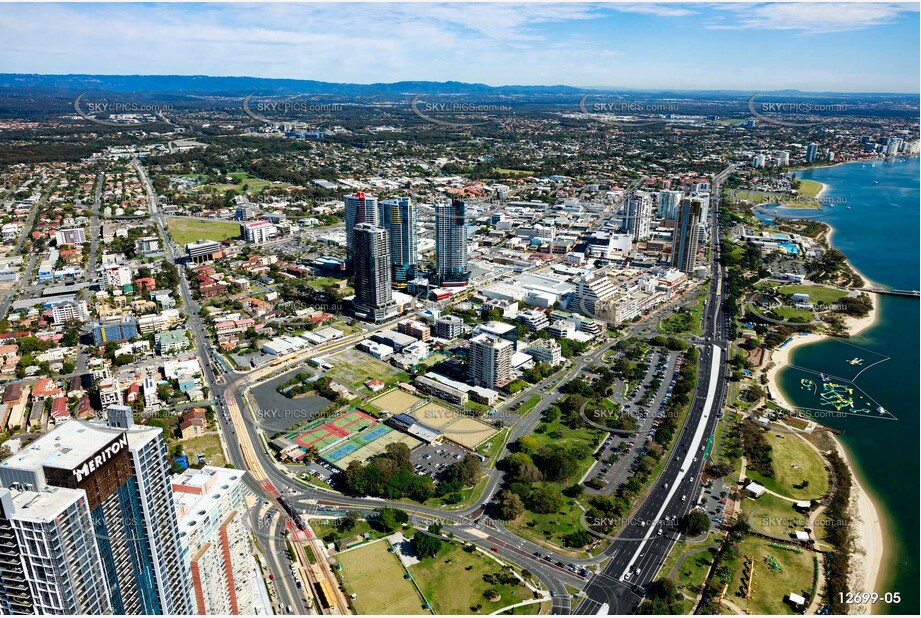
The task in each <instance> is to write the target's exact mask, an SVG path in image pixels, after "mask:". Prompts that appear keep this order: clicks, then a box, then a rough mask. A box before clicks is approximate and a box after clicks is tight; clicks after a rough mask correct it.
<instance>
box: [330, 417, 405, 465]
mask: <svg viewBox="0 0 921 618" xmlns="http://www.w3.org/2000/svg"><path fill="white" fill-rule="evenodd" d="M396 442H402V443H403V444H405V445H406V446H408V447H409V450H412V449H414V448H416V447H417V446H419V445H420V444H422V441H421V440H418V439H416V438H414V437H412V436H409V435H406V434H405V433H401V432H399V431H394V430H393V429H391V428H390V427H387V426H386V425H377V426H376V427H372V428H371V429H368V430H367V431H364V432H362V433H360V434H358V435H357V436H354V437H353V438H351V439H350V440H349V441H348V442H345V443H344V444H340V445H339V446H336V447H335V448H333V449H330V450H328V451H326V452H325V453H321V454H320V457H321V458H322V459H323V460H324V461H327V462H328V463H331V464H333V465H334V466H336V467H337V468H340V469H342V470H345V469H346V468H348V467H349V464H350V463H351V462H353V461H358V462H364V461H366V460H368V459H369V458H371V457H374V456H375V455H379V454H380V453H383V452H384V451H385V450H386V449H387V445H389V444H394V443H396Z"/></svg>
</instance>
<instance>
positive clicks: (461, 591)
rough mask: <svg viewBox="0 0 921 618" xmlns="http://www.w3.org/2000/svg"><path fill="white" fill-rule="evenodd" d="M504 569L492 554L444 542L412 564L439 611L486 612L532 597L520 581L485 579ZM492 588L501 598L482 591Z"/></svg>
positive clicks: (419, 584)
mask: <svg viewBox="0 0 921 618" xmlns="http://www.w3.org/2000/svg"><path fill="white" fill-rule="evenodd" d="M503 570H504V569H503V567H502V565H500V564H499V563H498V562H496V561H495V560H493V559H492V558H491V557H490V556H486V555H484V554H483V553H482V552H480V551H476V550H475V551H468V550H466V549H464V548H463V547H461V546H460V545H458V544H456V543H445V544H444V545H443V546H442V548H441V551H439V552H438V555H437V556H435V557H434V558H425V559H423V560H422V561H421V562H419V564H414V565H412V566H410V567H409V572H410V574H412V576H413V579H415V580H416V584H417V585H418V586H419V588H420V589H421V590H422V593H423V594H424V595H425V598H426V600H428V601H429V603H431V604H432V609H433V610H435V613H436V614H482V615H486V614H490V613H492V612H494V611H496V610H498V609H502V608H503V607H506V606H508V605H513V604H515V603H519V602H521V601H525V600H528V599H530V598H532V594H531V591H530V590H529V589H528V588H527V587H526V586H525V585H524V584H522V583H520V582H519V583H515V584H512V583H496V582H494V583H489V582H487V581H486V580H485V579H484V576H486V577H489V576H490V575H495V574H501V573H502V572H503ZM489 589H492V590H495V591H496V592H497V593H498V595H499V598H498V599H495V600H492V601H490V600H487V599H486V597H485V596H484V595H483V593H484V592H486V591H487V590H489ZM532 609H533V608H532Z"/></svg>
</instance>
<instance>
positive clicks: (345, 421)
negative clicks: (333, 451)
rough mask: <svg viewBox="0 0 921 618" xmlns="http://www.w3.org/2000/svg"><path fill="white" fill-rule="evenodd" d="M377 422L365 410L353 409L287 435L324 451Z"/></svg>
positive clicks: (302, 444) (298, 441)
mask: <svg viewBox="0 0 921 618" xmlns="http://www.w3.org/2000/svg"><path fill="white" fill-rule="evenodd" d="M375 422H376V421H375V419H374V418H373V417H371V416H368V415H367V414H365V413H364V412H362V411H360V410H352V411H351V412H346V413H345V414H343V415H341V416H337V417H336V418H334V419H332V420H325V419H317V420H315V421H313V422H311V423H308V424H307V425H304V426H303V427H301V428H300V429H298V430H297V431H295V432H293V433H291V434H288V436H287V437H288V438H289V439H291V440H294V441H295V442H297V443H298V444H299V445H300V446H302V447H304V448H305V449H309V448H314V449H316V450H317V451H322V450H323V449H325V448H329V447H330V446H332V445H334V444H336V443H337V442H339V441H341V440H342V439H343V438H347V437H348V436H350V435H352V434H355V433H357V432H360V431H362V430H363V429H366V428H367V427H369V426H370V425H373V424H374V423H375Z"/></svg>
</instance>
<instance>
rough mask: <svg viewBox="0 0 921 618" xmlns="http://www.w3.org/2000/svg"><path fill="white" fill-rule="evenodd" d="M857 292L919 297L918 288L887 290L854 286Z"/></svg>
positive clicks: (920, 294)
mask: <svg viewBox="0 0 921 618" xmlns="http://www.w3.org/2000/svg"><path fill="white" fill-rule="evenodd" d="M856 290H857V291H858V292H872V293H874V294H888V295H889V296H913V297H914V298H921V292H919V291H918V290H887V289H885V288H856Z"/></svg>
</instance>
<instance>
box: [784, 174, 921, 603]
mask: <svg viewBox="0 0 921 618" xmlns="http://www.w3.org/2000/svg"><path fill="white" fill-rule="evenodd" d="M919 174H921V168H919V159H918V158H917V157H914V158H911V159H896V160H895V161H892V162H883V161H877V162H875V164H870V163H848V164H844V165H839V166H836V167H829V168H817V169H811V170H805V171H800V172H797V175H798V177H799V178H803V179H809V180H816V181H818V182H823V183H825V184H826V185H828V190H827V193H826V195H827V196H832V197H834V198H835V199H836V200H839V201H841V202H843V203H836V204H835V205H834V206H833V207H828V206H825V207H823V211H824V212H823V213H822V214H823V215H824V216H822V218H821V220H822V221H824V222H826V223H828V224H829V225H831V226H832V228H833V229H834V233H833V236H832V245H833V246H834V247H835V248H836V249H839V250H840V251H842V252H843V253H844V254H845V255H846V256H847V257H848V259H849V260H850V261H851V263H852V264H853V265H854V266H855V267H856V268H857V270H859V271H860V272H861V273H862V274H863V275H864V277H866V278H868V279H870V280H871V281H872V282H873V283H875V284H877V285H879V286H882V287H885V288H890V289H901V290H917V289H921V284H919V279H921V266H919V257H918V256H919V247H921V239H919V215H921V206H919V204H921V191H919ZM874 181H877V182H878V184H874ZM823 197H824V196H823ZM848 207H849V208H848ZM919 306H921V303H919V300H918V299H916V298H899V297H894V296H884V297H882V299H881V302H880V317H879V320H878V321H877V323H876V324H875V325H874V326H873V327H871V328H870V329H868V330H866V331H864V332H863V333H862V334H861V335H859V336H857V337H854V338H852V339H849V340H835V339H828V340H825V341H821V342H818V343H816V344H813V345H809V346H806V347H802V348H798V349H796V350H795V351H794V352H793V354H792V355H791V359H790V362H791V365H796V366H797V367H802V368H803V369H798V368H788V369H785V370H783V371H782V372H781V373H780V388H781V389H783V392H784V394H785V396H786V397H787V399H788V400H789V401H790V402H791V403H792V404H793V405H795V406H798V407H800V406H801V407H803V408H818V409H821V403H820V401H819V398H818V396H817V393H816V392H814V391H813V390H809V389H808V388H804V387H803V383H802V380H803V379H807V380H809V379H814V380H815V381H817V382H820V381H819V380H818V378H817V377H816V374H815V373H812V372H813V371H814V372H822V373H825V374H827V375H828V376H835V377H838V378H841V380H837V381H839V382H843V381H849V382H851V383H852V384H853V385H854V386H855V387H856V388H855V389H854V393H855V402H857V404H856V405H855V406H854V407H855V408H865V409H869V410H870V412H867V413H861V414H858V415H852V416H846V417H843V418H820V419H817V420H820V422H823V423H824V424H826V425H828V426H830V427H835V428H838V429H842V430H843V431H844V433H843V435H842V436H841V438H842V440H843V442H844V443H845V445H846V447H847V448H848V451H849V452H850V454H851V455H852V460H854V463H855V464H856V465H857V467H858V473H859V474H860V475H861V477H862V480H863V481H865V483H864V485H865V486H866V487H867V489H868V490H869V491H870V492H871V493H872V494H873V495H874V498H875V499H876V503H877V505H878V506H879V507H880V508H881V509H883V511H884V512H883V514H882V515H883V517H884V518H885V520H886V523H887V528H888V529H887V534H888V539H887V551H888V552H889V553H888V555H887V557H886V564H885V565H884V571H885V575H886V577H885V580H884V581H883V582H881V583H880V585H879V590H877V591H876V592H879V593H880V594H882V593H884V592H886V591H893V592H894V591H898V592H900V593H901V598H902V602H901V604H900V605H897V606H896V605H893V606H891V607H890V606H885V605H883V604H879V605H877V606H876V608H875V609H874V612H878V613H894V614H895V613H897V614H914V615H917V614H918V611H919V605H921V604H919V576H921V572H919V559H918V558H919V535H918V521H919V508H918V505H919V494H921V490H919V478H918V477H919V475H918V452H919V446H918V436H919V422H918V417H919V409H921V401H919V391H918V375H919V369H921V368H919V355H921V346H919V330H918V325H919V319H921V312H919ZM855 346H856V347H855ZM855 357H858V358H863V359H864V362H863V365H861V366H853V365H849V364H848V363H847V362H846V361H847V360H848V359H851V358H855ZM861 402H863V403H861ZM867 402H871V403H869V404H868V403H867ZM873 404H876V405H873ZM877 406H882V407H883V408H885V410H887V411H888V412H889V413H891V414H892V415H893V416H894V417H895V418H896V419H897V420H884V419H883V418H881V415H880V414H879V413H878V412H877V411H876V407H877ZM888 541H891V542H888ZM856 559H857V560H859V559H860V558H859V555H858V556H857V558H856ZM867 592H873V591H867Z"/></svg>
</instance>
